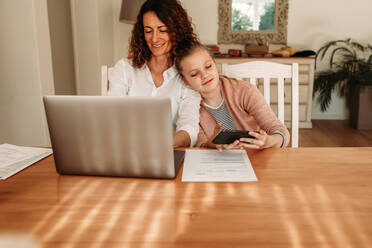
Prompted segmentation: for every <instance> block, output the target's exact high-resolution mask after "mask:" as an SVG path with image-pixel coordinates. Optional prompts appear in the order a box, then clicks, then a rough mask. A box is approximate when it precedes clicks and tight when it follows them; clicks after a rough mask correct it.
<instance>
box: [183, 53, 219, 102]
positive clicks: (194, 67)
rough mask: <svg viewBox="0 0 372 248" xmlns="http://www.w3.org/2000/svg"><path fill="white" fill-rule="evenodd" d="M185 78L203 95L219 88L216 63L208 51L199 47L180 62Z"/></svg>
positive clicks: (187, 82)
mask: <svg viewBox="0 0 372 248" xmlns="http://www.w3.org/2000/svg"><path fill="white" fill-rule="evenodd" d="M180 67H181V69H182V75H183V80H184V82H185V83H186V84H189V85H190V86H191V87H192V88H193V89H194V90H195V91H197V92H199V93H200V94H201V95H202V96H204V95H207V94H210V93H212V92H214V91H215V90H219V75H218V71H217V68H216V63H215V62H214V60H213V58H212V57H211V56H210V55H209V53H208V52H207V51H205V50H204V49H202V48H197V49H196V50H195V51H193V52H192V53H191V54H190V55H188V56H187V57H185V58H183V59H182V60H181V62H180Z"/></svg>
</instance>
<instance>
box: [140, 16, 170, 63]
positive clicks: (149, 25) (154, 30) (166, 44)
mask: <svg viewBox="0 0 372 248" xmlns="http://www.w3.org/2000/svg"><path fill="white" fill-rule="evenodd" d="M143 27H144V30H143V31H144V34H145V40H146V43H147V46H148V47H149V49H150V51H151V53H152V55H153V56H163V55H168V54H169V51H170V50H171V48H172V43H171V40H170V35H169V32H168V27H167V26H166V25H165V24H164V23H163V22H162V21H160V19H159V18H158V16H157V15H156V14H155V12H153V11H149V12H147V13H145V14H144V15H143Z"/></svg>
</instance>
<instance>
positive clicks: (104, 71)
mask: <svg viewBox="0 0 372 248" xmlns="http://www.w3.org/2000/svg"><path fill="white" fill-rule="evenodd" d="M111 70H112V67H107V65H103V66H101V95H102V96H107V93H108V90H109V87H110V82H109V75H110V72H111Z"/></svg>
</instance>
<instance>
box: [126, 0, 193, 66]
mask: <svg viewBox="0 0 372 248" xmlns="http://www.w3.org/2000/svg"><path fill="white" fill-rule="evenodd" d="M149 11H153V12H154V13H155V14H156V15H157V17H158V18H159V19H160V20H161V21H162V22H163V23H164V24H165V25H166V26H167V28H168V31H169V36H170V40H171V44H172V48H171V63H172V65H173V63H174V57H175V54H176V49H177V45H178V44H179V43H180V42H181V41H190V42H197V41H199V40H198V37H197V35H196V34H195V33H194V29H193V27H192V23H191V20H190V18H189V16H188V15H187V13H186V11H185V9H184V8H183V7H182V5H181V4H180V2H179V1H178V0H147V1H146V2H145V3H144V4H143V5H142V7H141V9H140V11H139V13H138V16H137V21H136V23H135V24H134V27H133V30H132V37H131V41H130V45H129V49H128V50H129V51H128V59H130V60H132V65H133V66H134V67H135V68H141V67H142V66H143V65H144V64H145V63H146V61H148V60H150V58H151V51H150V49H149V48H148V46H147V43H146V40H145V35H144V27H143V15H144V14H145V13H147V12H149Z"/></svg>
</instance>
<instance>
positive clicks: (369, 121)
mask: <svg viewBox="0 0 372 248" xmlns="http://www.w3.org/2000/svg"><path fill="white" fill-rule="evenodd" d="M350 103H351V107H350V124H351V126H352V127H353V128H356V129H359V130H372V85H368V86H360V85H355V86H353V87H352V89H351V92H350Z"/></svg>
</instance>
